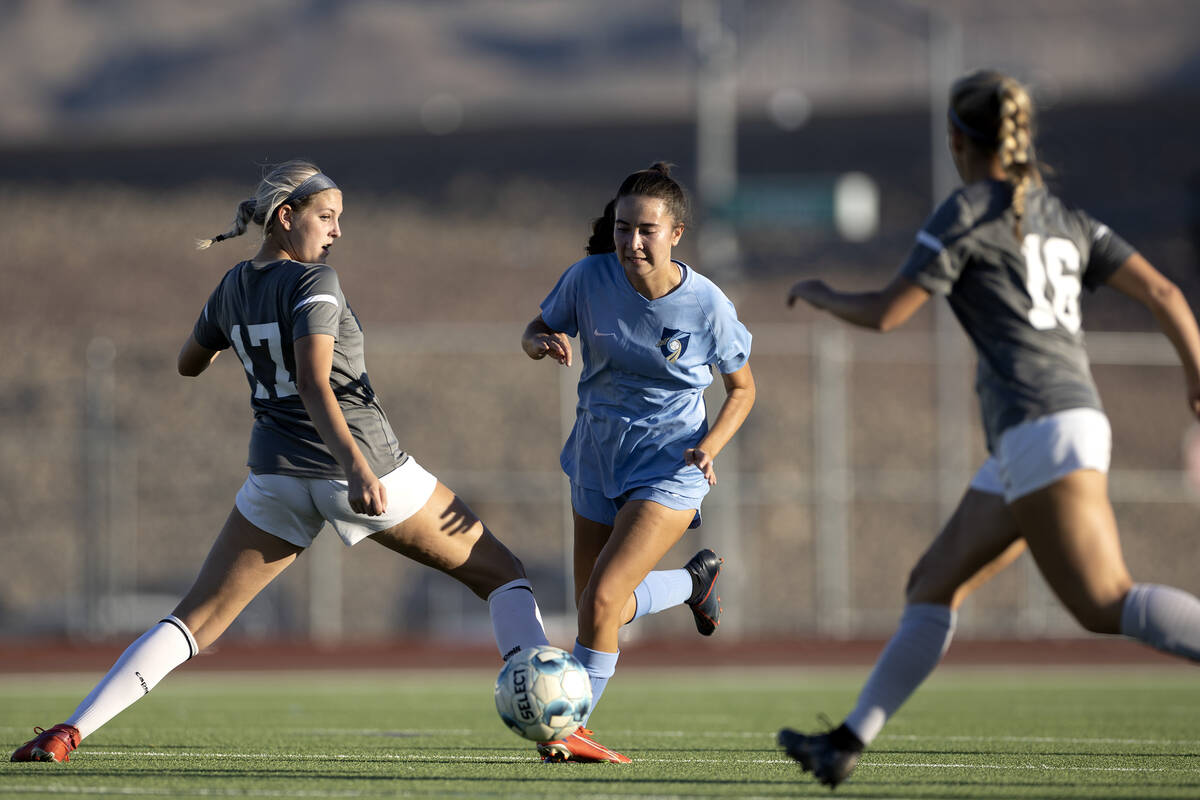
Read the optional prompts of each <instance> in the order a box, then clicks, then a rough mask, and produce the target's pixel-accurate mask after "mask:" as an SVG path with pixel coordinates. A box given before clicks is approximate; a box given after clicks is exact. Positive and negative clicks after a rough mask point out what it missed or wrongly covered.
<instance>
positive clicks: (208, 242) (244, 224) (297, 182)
mask: <svg viewBox="0 0 1200 800" xmlns="http://www.w3.org/2000/svg"><path fill="white" fill-rule="evenodd" d="M336 188H337V186H336V184H334V182H333V181H332V180H330V179H329V178H328V177H327V176H326V175H324V174H323V173H322V172H321V170H320V169H318V168H317V166H316V165H315V164H311V163H309V162H308V161H300V160H295V161H287V162H284V163H283V164H279V165H278V166H275V167H272V168H271V170H270V171H269V172H268V173H267V174H266V175H265V176H264V177H263V179H262V180H261V181H260V182H259V184H258V188H256V189H255V190H254V196H253V197H250V198H247V199H246V200H243V201H242V202H240V203H238V208H237V214H236V215H235V216H234V218H233V227H231V228H230V229H229V230H227V231H225V232H224V233H222V234H218V235H217V236H214V237H213V238H211V239H197V240H196V249H197V250H207V249H208V248H210V247H212V246H213V245H214V244H216V243H217V242H223V241H225V240H226V239H232V238H234V237H235V236H241V235H242V234H243V233H245V232H246V230H247V229H248V228H249V227H250V223H251V222H253V223H254V224H255V225H262V226H263V238H266V237H267V235H268V234H270V232H271V223H272V221H273V219H274V217H275V211H276V210H277V209H278V208H279V207H280V206H281V205H283V204H284V203H288V204H290V205H292V206H293V207H295V208H297V209H299V208H300V207H301V206H303V205H304V203H305V201H307V200H308V198H309V197H310V196H312V195H314V194H316V193H317V192H321V191H324V190H325V189H336Z"/></svg>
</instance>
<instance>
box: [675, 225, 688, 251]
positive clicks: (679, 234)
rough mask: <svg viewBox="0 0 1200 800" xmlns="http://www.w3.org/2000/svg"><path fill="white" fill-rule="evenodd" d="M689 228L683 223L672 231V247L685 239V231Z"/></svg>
mask: <svg viewBox="0 0 1200 800" xmlns="http://www.w3.org/2000/svg"><path fill="white" fill-rule="evenodd" d="M685 227H687V226H686V225H684V224H683V223H682V222H681V223H679V224H678V225H676V226H675V230H673V231H671V247H674V246H675V245H677V244H679V240H680V239H682V238H683V229H684V228H685Z"/></svg>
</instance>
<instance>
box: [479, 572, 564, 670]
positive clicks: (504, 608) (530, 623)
mask: <svg viewBox="0 0 1200 800" xmlns="http://www.w3.org/2000/svg"><path fill="white" fill-rule="evenodd" d="M487 602H488V611H489V612H491V615H492V633H494V634H495V636H496V647H498V648H500V657H501V658H503V659H504V660H505V661H507V660H508V659H509V657H510V656H512V654H513V653H519V652H520V651H521V650H523V649H525V648H527V647H534V646H535V645H539V644H549V643H550V642H549V641H548V640H547V639H546V629H545V628H544V627H543V626H542V612H541V611H540V610H539V609H538V604H537V600H536V599H535V598H534V596H533V586H532V585H531V584H530V583H529V581H528V580H526V579H525V578H518V579H517V580H515V581H509V582H508V583H506V584H504V585H503V586H500V587H498V588H496V589H494V590H493V591H492V593H491V594H489V595H488V599H487Z"/></svg>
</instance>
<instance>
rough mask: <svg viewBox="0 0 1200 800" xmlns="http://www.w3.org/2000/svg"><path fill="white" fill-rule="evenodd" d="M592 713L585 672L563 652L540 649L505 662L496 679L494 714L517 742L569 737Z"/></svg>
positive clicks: (523, 652)
mask: <svg viewBox="0 0 1200 800" xmlns="http://www.w3.org/2000/svg"><path fill="white" fill-rule="evenodd" d="M591 707H592V682H591V680H590V679H589V678H588V674H587V670H585V669H584V668H583V665H582V664H580V663H579V660H578V659H577V658H575V656H573V655H571V654H570V653H568V652H567V651H566V650H560V649H559V648H557V647H551V646H549V645H539V646H537V647H530V648H529V649H527V650H521V651H520V652H518V653H516V654H515V655H513V656H510V657H509V659H508V661H507V662H505V664H504V669H502V670H500V676H499V677H498V678H496V710H497V711H498V712H500V719H502V720H504V724H505V725H507V726H508V727H509V728H510V729H511V730H512V731H513V732H514V733H516V734H517V735H518V736H523V737H525V738H526V739H529V740H531V741H534V742H553V741H556V740H558V739H562V738H564V737H566V736H570V735H571V734H572V733H574V732H575V729H576V728H578V727H579V726H580V725H582V724H583V721H584V719H586V718H587V715H588V711H589V710H591Z"/></svg>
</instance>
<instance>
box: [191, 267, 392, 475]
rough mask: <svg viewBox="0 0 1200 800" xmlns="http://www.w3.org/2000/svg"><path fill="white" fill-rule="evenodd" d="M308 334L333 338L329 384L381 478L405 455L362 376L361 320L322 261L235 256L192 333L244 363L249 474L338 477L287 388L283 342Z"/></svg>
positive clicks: (287, 349) (290, 371) (291, 366)
mask: <svg viewBox="0 0 1200 800" xmlns="http://www.w3.org/2000/svg"><path fill="white" fill-rule="evenodd" d="M311 334H328V335H330V336H333V337H334V344H333V368H332V371H331V372H330V374H329V383H330V385H331V386H332V387H333V393H334V395H336V397H337V401H338V405H339V406H340V408H341V410H342V414H343V415H344V416H345V418H346V424H347V425H348V426H349V427H350V433H351V434H352V435H353V436H354V440H355V442H356V443H357V444H358V447H359V449H360V450H361V451H362V454H363V457H364V458H366V460H367V463H369V464H370V465H371V469H372V470H373V471H374V472H375V474H376V475H386V474H387V473H389V472H391V471H392V470H393V469H395V468H396V467H398V466H399V465H400V464H402V463H403V462H404V459H405V458H407V456H406V455H405V454H404V452H403V451H402V450H401V449H400V446H399V444H398V443H397V441H396V437H395V435H394V434H393V433H392V427H391V425H390V424H389V423H388V420H387V416H386V415H385V414H384V413H383V409H382V408H381V407H380V406H379V402H378V401H377V400H376V399H375V392H374V391H373V390H372V389H371V383H370V381H369V380H368V379H367V370H366V365H365V363H364V360H363V334H362V327H361V326H360V325H359V324H358V318H357V317H356V316H355V315H354V312H353V311H351V310H350V306H349V305H347V303H346V298H345V297H343V296H342V289H341V286H340V285H339V283H338V278H337V273H336V272H334V271H333V270H332V269H330V268H329V267H327V266H325V265H324V264H301V263H298V262H295V261H287V260H284V261H273V262H271V263H269V264H265V265H261V266H255V265H254V264H253V263H251V262H249V261H243V262H242V263H240V264H238V265H237V266H235V267H234V268H233V269H231V270H229V272H227V273H225V277H224V278H222V279H221V283H220V284H218V286H217V288H216V289H215V290H214V291H213V293H212V295H211V296H210V297H209V298H208V303H207V304H205V306H204V311H203V312H202V313H201V315H200V318H199V319H198V320H197V321H196V327H195V329H194V330H193V336H194V337H195V339H196V342H197V343H199V344H200V345H202V346H203V347H207V348H209V349H210V350H224V349H225V348H227V347H229V346H230V345H232V346H233V349H234V350H235V351H236V352H237V354H238V357H239V358H240V359H241V361H242V366H243V367H245V370H246V379H247V380H248V381H249V383H250V392H251V397H250V405H251V407H252V408H253V409H254V429H253V431H252V432H251V434H250V458H249V461H248V464H249V466H250V469H251V470H252V471H253V472H255V473H259V474H263V473H266V474H276V475H294V476H296V477H301V478H336V479H339V480H344V479H345V474H344V473H343V471H342V469H341V467H340V466H338V463H337V461H336V460H335V459H334V457H333V454H332V453H331V452H330V450H329V448H328V447H327V446H326V445H325V443H324V442H323V441H321V437H320V435H319V434H318V433H317V429H316V426H315V425H313V423H312V420H311V419H310V418H309V416H308V412H307V411H306V410H305V408H304V403H303V402H301V400H300V396H299V395H298V394H297V393H296V383H295V381H296V359H295V353H294V350H293V343H294V342H295V341H296V339H298V338H300V337H302V336H308V335H311Z"/></svg>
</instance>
